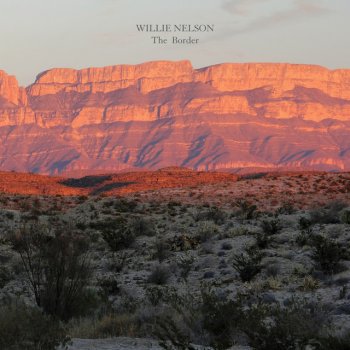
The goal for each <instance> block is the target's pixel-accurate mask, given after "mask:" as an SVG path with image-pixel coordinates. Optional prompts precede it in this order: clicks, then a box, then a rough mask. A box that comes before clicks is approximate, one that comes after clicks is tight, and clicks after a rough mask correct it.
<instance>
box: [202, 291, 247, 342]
mask: <svg viewBox="0 0 350 350" xmlns="http://www.w3.org/2000/svg"><path fill="white" fill-rule="evenodd" d="M242 305H243V303H242V301H241V300H240V299H227V298H226V297H223V296H221V297H220V296H218V295H217V294H216V293H215V292H213V291H211V290H208V289H203V290H202V304H201V314H202V322H203V328H204V329H205V331H206V332H207V333H208V339H209V342H210V345H211V346H212V347H214V349H227V348H229V347H230V346H232V345H233V344H234V343H235V340H234V336H235V335H236V334H237V333H238V332H237V331H238V330H239V324H240V322H241V320H242V317H243V311H242Z"/></svg>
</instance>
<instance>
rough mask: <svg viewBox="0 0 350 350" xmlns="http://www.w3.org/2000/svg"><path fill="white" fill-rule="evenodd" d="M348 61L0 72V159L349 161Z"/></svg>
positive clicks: (124, 165) (192, 164)
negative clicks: (19, 75)
mask: <svg viewBox="0 0 350 350" xmlns="http://www.w3.org/2000/svg"><path fill="white" fill-rule="evenodd" d="M349 127H350V70H346V69H343V70H328V69H326V68H323V67H320V66H312V65H293V64H254V63H251V64H235V63H225V64H218V65H214V66H210V67H205V68H200V69H194V68H193V67H192V65H191V63H190V62H189V61H180V62H167V61H159V62H149V63H144V64H140V65H134V66H132V65H119V66H110V67H103V68H87V69H82V70H74V69H65V68H55V69H51V70H48V71H45V72H43V73H41V74H39V75H38V76H37V79H36V81H35V82H34V83H33V84H32V85H30V86H28V87H26V88H22V87H19V86H18V83H17V81H16V79H15V77H13V76H9V75H8V74H6V73H5V72H3V71H0V139H1V144H2V147H1V149H0V169H1V170H7V171H9V170H15V171H22V172H29V171H30V172H35V173H42V174H58V175H59V174H69V175H74V176H82V175H85V174H91V173H108V172H117V171H125V170H133V169H134V170H135V169H137V170H140V169H148V170H149V169H152V170H154V169H159V168H162V167H168V166H183V167H189V168H193V169H197V170H224V169H225V170H230V171H236V172H241V171H242V169H243V170H244V171H247V169H248V171H249V172H251V171H253V170H254V171H263V170H266V169H269V170H271V169H276V170H289V169H296V168H297V169H303V170H337V171H339V170H341V171H344V170H350V158H349V149H350V141H349V137H348V135H349Z"/></svg>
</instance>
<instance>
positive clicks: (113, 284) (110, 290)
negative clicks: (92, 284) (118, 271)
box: [98, 276, 120, 297]
mask: <svg viewBox="0 0 350 350" xmlns="http://www.w3.org/2000/svg"><path fill="white" fill-rule="evenodd" d="M98 285H99V286H100V287H101V288H102V290H103V292H104V294H105V295H106V296H107V297H108V296H109V295H116V294H118V293H119V292H120V287H119V282H118V280H117V278H116V277H115V276H109V277H104V278H101V279H99V280H98Z"/></svg>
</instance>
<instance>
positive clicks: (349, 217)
mask: <svg viewBox="0 0 350 350" xmlns="http://www.w3.org/2000/svg"><path fill="white" fill-rule="evenodd" d="M340 219H341V221H342V223H344V224H347V225H350V209H349V208H346V209H344V210H342V212H341V214H340Z"/></svg>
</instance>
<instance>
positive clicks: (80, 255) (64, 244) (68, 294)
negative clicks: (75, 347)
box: [11, 224, 95, 320]
mask: <svg viewBox="0 0 350 350" xmlns="http://www.w3.org/2000/svg"><path fill="white" fill-rule="evenodd" d="M11 242H12V245H13V248H14V250H15V251H17V252H18V253H19V255H20V257H21V261H22V264H23V267H24V270H25V273H26V277H27V280H28V282H29V285H30V287H31V290H32V292H33V294H34V297H35V302H36V304H37V305H38V306H39V307H42V308H43V310H44V312H45V313H47V314H50V315H53V316H55V317H58V318H59V319H62V320H67V319H69V318H71V317H73V316H78V315H80V314H82V313H85V312H86V311H87V310H88V309H89V307H88V306H89V304H90V303H94V302H95V301H94V296H93V293H92V292H91V291H89V290H88V289H87V283H88V280H89V278H90V276H91V273H92V270H91V265H90V260H89V255H88V248H89V244H88V242H87V240H86V238H84V237H81V236H79V235H74V234H70V232H69V228H68V227H58V228H56V231H55V232H53V233H51V232H46V229H45V227H42V226H40V225H38V224H35V225H29V226H23V227H22V228H21V230H20V231H19V232H18V233H16V234H13V235H12V236H11Z"/></svg>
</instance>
